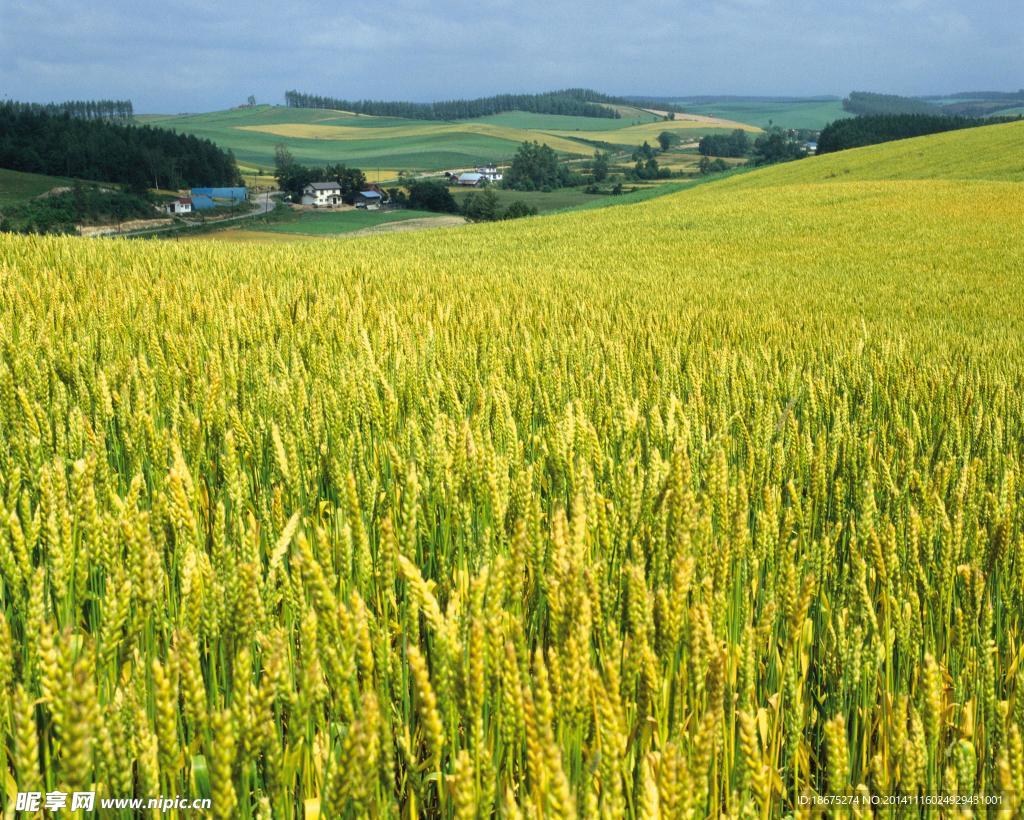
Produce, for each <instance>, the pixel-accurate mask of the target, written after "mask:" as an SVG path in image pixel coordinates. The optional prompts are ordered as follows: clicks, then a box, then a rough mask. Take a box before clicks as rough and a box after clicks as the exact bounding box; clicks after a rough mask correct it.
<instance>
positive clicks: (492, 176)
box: [476, 165, 501, 182]
mask: <svg viewBox="0 0 1024 820" xmlns="http://www.w3.org/2000/svg"><path fill="white" fill-rule="evenodd" d="M476 170H477V173H479V174H483V175H484V176H485V177H486V178H487V181H488V182H501V171H499V170H498V168H497V166H495V165H481V166H480V167H479V168H477V169H476Z"/></svg>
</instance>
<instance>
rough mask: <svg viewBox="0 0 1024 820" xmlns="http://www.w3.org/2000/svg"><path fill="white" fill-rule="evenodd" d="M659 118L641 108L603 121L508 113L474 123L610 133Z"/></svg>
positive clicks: (523, 112)
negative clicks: (613, 130) (617, 117)
mask: <svg viewBox="0 0 1024 820" xmlns="http://www.w3.org/2000/svg"><path fill="white" fill-rule="evenodd" d="M657 121H658V117H656V116H655V115H654V114H651V113H649V112H647V111H641V110H640V109H639V108H636V109H633V110H632V111H626V112H623V114H622V117H621V118H620V119H617V120H614V119H603V118H601V117H567V116H562V115H561V114H534V113H532V112H530V111H506V112H504V113H501V114H492V115H491V116H489V117H480V118H479V119H477V120H474V122H486V123H492V124H494V125H505V126H509V127H511V128H527V129H533V130H536V131H610V130H612V129H616V128H629V127H630V126H633V125H642V124H644V123H648V122H657Z"/></svg>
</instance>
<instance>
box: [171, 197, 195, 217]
mask: <svg viewBox="0 0 1024 820" xmlns="http://www.w3.org/2000/svg"><path fill="white" fill-rule="evenodd" d="M164 211H165V212H167V213H169V214H172V215H176V214H190V213H192V200H191V198H190V197H187V196H179V197H178V198H177V199H175V200H174V201H173V202H168V203H167V204H166V205H164Z"/></svg>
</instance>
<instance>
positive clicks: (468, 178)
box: [459, 174, 484, 182]
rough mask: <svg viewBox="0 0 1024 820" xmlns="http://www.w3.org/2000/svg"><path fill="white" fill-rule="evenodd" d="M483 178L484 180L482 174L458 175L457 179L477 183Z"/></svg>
mask: <svg viewBox="0 0 1024 820" xmlns="http://www.w3.org/2000/svg"><path fill="white" fill-rule="evenodd" d="M483 178H484V175H483V174H460V175H459V179H464V180H466V181H467V182H469V181H479V180H481V179H483Z"/></svg>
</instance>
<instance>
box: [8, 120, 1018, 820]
mask: <svg viewBox="0 0 1024 820" xmlns="http://www.w3.org/2000/svg"><path fill="white" fill-rule="evenodd" d="M953 136H956V135H948V134H944V135H940V136H939V137H929V138H923V139H919V140H916V141H914V142H912V143H911V142H908V143H906V144H891V143H890V144H886V145H881V146H873V147H871V148H867V149H863V151H862V152H850V153H849V155H848V156H847V157H846V162H848V163H849V165H848V166H847V167H848V168H849V173H848V174H843V175H842V176H841V177H838V176H828V173H830V172H831V171H834V170H836V168H835V166H834V163H836V162H838V161H840V160H842V159H843V158H842V157H840V156H839V155H833V156H830V157H827V158H811V159H808V160H805V161H801V162H799V163H794V164H792V165H790V166H786V167H782V168H772V169H768V170H765V171H758V172H753V173H750V174H748V175H744V176H742V177H740V178H737V179H731V180H725V181H721V182H714V183H709V184H705V185H701V186H697V187H693V188H691V189H688V190H685V191H681V192H679V193H677V194H675V195H673V196H670V197H665V198H662V199H660V200H657V201H651V202H645V203H640V204H637V205H633V206H627V207H621V208H609V209H604V210H594V211H589V212H586V213H569V214H564V215H558V216H552V217H545V218H537V219H522V220H517V221H515V222H512V223H505V224H490V225H476V226H468V227H466V228H464V229H460V230H458V231H450V232H443V231H438V232H430V231H427V232H423V233H418V234H408V235H401V236H400V235H395V236H381V237H367V238H359V239H353V240H352V241H351V242H346V243H344V244H343V245H342V244H339V243H336V242H329V241H323V242H312V243H309V244H301V245H298V244H296V245H286V244H270V243H268V244H267V245H265V246H260V247H255V248H243V247H238V246H234V245H232V246H226V245H221V244H217V243H214V242H210V241H199V240H197V241H181V242H173V243H172V242H167V243H157V242H152V243H148V242H147V243H132V242H125V241H102V240H100V241H87V240H82V239H69V238H49V237H42V238H40V237H12V236H0V277H2V279H3V283H4V288H3V294H4V297H3V298H2V299H0V347H2V349H3V356H0V398H2V400H0V520H2V521H3V522H4V527H3V528H2V530H0V533H2V534H0V539H2V541H0V547H2V549H0V580H2V583H0V613H2V616H0V638H2V640H0V651H2V652H3V653H4V654H3V655H2V658H3V660H4V662H3V663H0V687H2V688H3V689H4V690H5V691H7V692H9V693H10V696H9V697H8V706H9V709H8V717H7V720H8V721H9V725H10V727H11V730H10V731H8V732H5V733H4V734H3V740H0V743H2V744H3V746H4V748H3V752H4V754H5V755H6V756H7V760H8V761H9V767H10V769H11V771H12V772H13V774H12V775H11V782H12V784H15V785H16V786H17V787H25V786H26V784H28V785H33V786H38V787H39V788H42V789H43V790H45V789H47V788H56V786H57V785H58V784H67V785H69V786H70V787H71V788H76V787H77V786H78V785H79V784H85V786H87V787H88V788H90V789H92V788H95V789H97V790H98V791H99V792H100V794H101V795H110V794H114V795H125V794H130V793H131V792H132V789H133V788H135V789H137V790H138V792H139V793H140V794H144V793H146V791H145V790H149V791H150V792H152V793H155V792H156V791H158V790H159V786H158V785H157V784H172V786H174V788H175V789H177V784H191V785H188V786H187V788H188V789H189V791H188V792H187V793H189V794H190V795H192V796H196V797H211V799H212V800H213V805H214V807H215V809H216V811H217V813H218V816H223V817H251V816H254V815H255V814H256V813H257V811H260V812H261V813H263V814H273V815H274V816H284V817H289V816H319V817H347V816H431V817H435V816H436V817H444V818H452V817H475V816H490V815H492V814H494V815H499V816H520V815H526V816H541V815H543V816H551V817H577V816H582V817H594V816H607V817H627V818H633V817H658V816H663V817H694V818H702V817H708V816H715V817H718V816H723V815H724V816H729V817H742V816H747V815H749V816H758V817H770V818H778V817H782V816H786V817H790V816H798V814H799V813H803V812H806V813H808V814H810V810H809V809H808V807H807V806H806V805H805V804H804V802H803V799H804V798H805V797H808V796H811V797H813V796H815V795H826V794H845V795H848V794H853V793H858V794H860V795H861V796H862V797H863V798H864V799H865V801H866V800H867V799H868V798H869V797H870V796H871V795H883V796H884V795H890V794H894V795H898V796H903V797H905V798H906V800H907V801H908V804H910V805H916V803H915V802H914V801H915V800H917V799H918V798H919V797H920V796H921V795H940V794H951V793H954V792H955V793H959V794H962V795H975V794H984V795H988V796H991V797H993V798H998V799H1000V800H1002V804H1001V805H1000V806H999V808H1000V811H1001V812H1005V814H1006V816H1009V817H1014V816H1020V813H1021V810H1022V808H1024V804H1022V799H1021V798H1022V794H1024V790H1022V789H1021V788H1020V787H1019V784H1020V783H1022V782H1024V755H1022V753H1021V748H1022V745H1024V741H1022V732H1024V664H1022V663H1021V658H1022V657H1024V620H1022V618H1024V615H1022V613H1024V482H1022V481H1021V479H1020V475H1021V470H1022V468H1024V301H1022V300H1020V299H1013V298H1007V294H1015V293H1017V291H1018V290H1019V287H1020V276H1021V270H1022V269H1024V245H1022V243H1021V242H1020V241H1019V237H1020V226H1021V225H1022V224H1024V196H1021V191H1022V189H1024V186H1022V183H1021V181H1020V180H1021V177H1020V175H1019V170H1018V168H1017V165H1016V163H1018V162H1019V159H1020V156H1021V153H1022V150H1021V149H1022V148H1024V125H1012V126H997V127H992V128H979V129H975V130H972V131H971V132H970V133H969V134H966V135H963V136H964V138H966V139H970V140H971V144H970V145H969V146H968V147H969V149H970V150H965V146H964V145H963V144H962V143H959V142H956V141H948V140H949V138H950V137H953ZM894 152H897V153H896V154H894ZM899 152H902V153H899ZM989 157H992V158H993V159H992V160H989V159H988V158H989ZM997 159H998V160H1001V162H1002V165H1003V167H1004V170H1002V171H1000V170H999V169H998V167H997V165H998V163H997V162H996V160H997ZM981 160H984V163H985V165H986V167H985V170H984V171H983V174H981V176H982V177H983V178H976V177H978V176H979V171H978V165H979V161H981ZM895 164H901V165H900V167H902V168H903V169H904V170H905V172H906V174H907V176H909V177H911V178H899V179H876V178H874V177H873V175H874V174H875V173H876V169H877V167H879V166H886V167H888V168H892V167H895ZM925 164H926V165H927V168H926V167H924V166H925ZM928 168H931V169H932V170H931V171H929V170H928ZM794 175H796V176H794ZM83 750H85V752H83ZM40 761H43V765H42V766H41V765H40ZM185 788H186V787H185V786H182V788H181V789H180V790H181V791H185ZM12 790H15V789H13V788H12ZM261 804H262V805H261ZM913 813H915V814H916V810H914V812H913Z"/></svg>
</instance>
